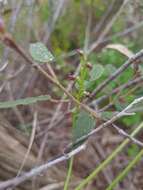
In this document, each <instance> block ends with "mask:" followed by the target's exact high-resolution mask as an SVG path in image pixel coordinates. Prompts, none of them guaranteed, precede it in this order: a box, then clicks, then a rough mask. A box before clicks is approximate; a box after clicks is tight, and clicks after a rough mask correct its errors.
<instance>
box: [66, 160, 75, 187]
mask: <svg viewBox="0 0 143 190" xmlns="http://www.w3.org/2000/svg"><path fill="white" fill-rule="evenodd" d="M73 160H74V157H71V159H70V161H69V168H68V173H67V177H66V181H65V184H64V190H68V186H69V182H70V178H71V175H72V166H73Z"/></svg>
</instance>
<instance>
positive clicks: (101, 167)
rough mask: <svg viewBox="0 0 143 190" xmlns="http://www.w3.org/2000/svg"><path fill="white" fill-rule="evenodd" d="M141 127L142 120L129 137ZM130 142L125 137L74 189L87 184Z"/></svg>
mask: <svg viewBox="0 0 143 190" xmlns="http://www.w3.org/2000/svg"><path fill="white" fill-rule="evenodd" d="M142 128H143V122H142V123H141V124H140V125H139V126H138V127H137V128H136V129H135V130H134V131H133V132H132V133H131V137H134V136H135V135H136V134H137V133H138V132H139V131H140V130H141V129H142ZM129 142H130V140H129V139H125V140H124V141H123V142H122V143H121V144H120V145H119V146H118V147H117V148H116V149H115V150H114V151H113V152H112V154H111V155H110V156H108V157H107V159H106V160H104V161H103V162H102V163H101V164H100V165H99V166H98V167H97V168H96V169H95V170H94V171H93V172H92V173H91V174H90V175H89V176H88V177H87V178H85V179H84V180H83V181H82V182H81V183H80V184H79V185H78V186H77V187H76V188H75V190H81V189H83V187H84V186H85V185H87V184H88V183H89V182H90V181H91V180H92V179H93V178H95V177H96V175H97V174H98V173H99V172H101V171H102V170H103V169H104V168H105V167H106V166H107V165H108V164H109V163H110V162H111V161H112V160H113V159H114V158H115V157H116V156H117V154H118V153H119V152H121V151H122V149H123V148H124V147H125V146H126V145H127V144H128V143H129Z"/></svg>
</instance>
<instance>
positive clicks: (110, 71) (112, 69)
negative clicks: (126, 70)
mask: <svg viewBox="0 0 143 190" xmlns="http://www.w3.org/2000/svg"><path fill="white" fill-rule="evenodd" d="M105 71H106V74H107V75H111V74H113V73H114V72H115V71H116V67H115V66H113V65H112V64H107V65H106V66H105Z"/></svg>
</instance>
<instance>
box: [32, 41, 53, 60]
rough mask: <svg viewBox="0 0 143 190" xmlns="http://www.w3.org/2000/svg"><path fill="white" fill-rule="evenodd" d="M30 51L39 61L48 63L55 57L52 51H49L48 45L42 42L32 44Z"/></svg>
mask: <svg viewBox="0 0 143 190" xmlns="http://www.w3.org/2000/svg"><path fill="white" fill-rule="evenodd" d="M29 51H30V54H31V56H32V58H33V59H34V60H35V61H37V62H41V63H47V62H49V61H52V60H53V59H54V57H53V55H52V54H51V52H50V51H48V49H47V48H46V46H45V45H44V44H43V43H41V42H37V43H33V44H30V49H29Z"/></svg>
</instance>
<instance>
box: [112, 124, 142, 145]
mask: <svg viewBox="0 0 143 190" xmlns="http://www.w3.org/2000/svg"><path fill="white" fill-rule="evenodd" d="M112 127H113V128H114V129H116V130H117V131H118V133H119V134H121V135H122V136H124V137H127V138H128V139H130V140H131V141H132V142H133V143H135V144H137V145H139V146H141V147H143V143H142V142H141V141H139V140H137V139H136V138H134V137H132V136H131V135H129V134H128V133H126V132H125V131H124V130H123V129H120V128H119V127H117V125H115V124H112Z"/></svg>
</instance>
